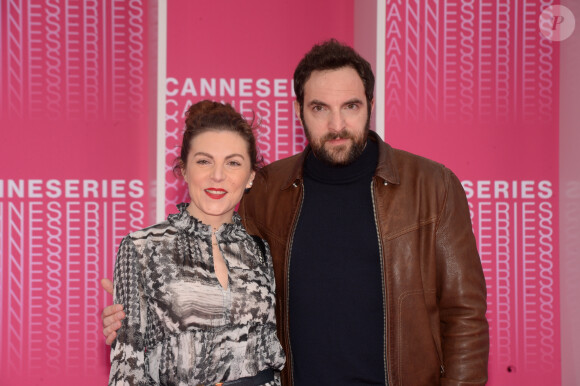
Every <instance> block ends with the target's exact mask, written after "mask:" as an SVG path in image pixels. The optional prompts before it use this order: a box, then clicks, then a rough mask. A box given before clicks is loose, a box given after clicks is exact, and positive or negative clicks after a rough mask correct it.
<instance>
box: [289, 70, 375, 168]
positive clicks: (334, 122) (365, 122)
mask: <svg viewBox="0 0 580 386" xmlns="http://www.w3.org/2000/svg"><path fill="white" fill-rule="evenodd" d="M294 107H295V110H296V113H297V114H299V112H300V105H299V104H298V102H297V101H295V102H294ZM373 107H374V101H373V103H372V104H371V109H372V108H373ZM299 118H300V120H301V121H302V126H303V127H304V131H305V133H306V138H307V139H308V142H310V146H311V148H312V151H313V152H314V155H315V156H316V158H318V159H319V160H321V161H323V162H325V163H327V164H330V165H348V164H350V163H352V162H353V161H354V160H356V159H357V158H358V157H359V156H360V154H361V153H362V151H363V150H364V147H365V144H366V139H367V134H368V130H369V123H370V116H369V113H368V106H367V100H366V97H365V89H364V85H363V82H362V80H361V78H360V76H359V75H358V73H357V72H356V71H355V70H354V69H353V68H351V67H342V68H339V69H336V70H324V71H313V72H312V74H311V75H310V78H309V79H308V81H306V83H305V84H304V108H303V111H302V115H301V116H299Z"/></svg>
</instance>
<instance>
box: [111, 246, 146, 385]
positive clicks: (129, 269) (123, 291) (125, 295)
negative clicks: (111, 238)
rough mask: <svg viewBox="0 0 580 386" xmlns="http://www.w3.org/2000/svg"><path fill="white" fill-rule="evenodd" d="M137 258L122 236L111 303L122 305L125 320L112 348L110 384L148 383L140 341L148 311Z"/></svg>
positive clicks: (142, 343)
mask: <svg viewBox="0 0 580 386" xmlns="http://www.w3.org/2000/svg"><path fill="white" fill-rule="evenodd" d="M139 257H140V256H139V254H138V253H137V250H136V249H135V245H134V243H133V242H132V241H131V239H130V238H129V237H125V238H124V239H123V241H122V242H121V245H120V246H119V251H118V253H117V261H116V263H115V273H114V282H115V291H114V303H115V304H122V305H123V309H124V311H125V314H126V317H125V319H123V321H122V326H121V328H120V329H119V330H118V331H117V334H118V335H117V339H116V340H115V342H114V343H113V345H112V347H111V372H110V375H109V385H145V384H147V375H146V371H145V347H144V339H143V337H144V335H145V328H146V327H147V326H146V319H145V317H146V315H147V312H146V309H145V307H146V306H145V304H146V303H145V297H144V291H143V281H142V269H141V266H140V262H139Z"/></svg>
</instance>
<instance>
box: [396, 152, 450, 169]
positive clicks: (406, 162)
mask: <svg viewBox="0 0 580 386" xmlns="http://www.w3.org/2000/svg"><path fill="white" fill-rule="evenodd" d="M391 149H392V151H393V157H394V158H395V160H396V162H397V164H398V167H399V169H401V168H403V169H404V168H413V169H415V170H417V171H425V172H429V171H433V172H445V171H449V169H448V168H447V167H446V166H445V165H443V164H442V163H440V162H437V161H435V160H432V159H430V158H427V157H424V156H421V155H418V154H415V153H411V152H409V151H406V150H402V149H395V148H391Z"/></svg>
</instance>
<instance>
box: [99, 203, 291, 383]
mask: <svg viewBox="0 0 580 386" xmlns="http://www.w3.org/2000/svg"><path fill="white" fill-rule="evenodd" d="M178 208H179V210H180V213H178V214H171V215H169V216H168V217H167V220H166V221H164V222H162V223H160V224H157V225H154V226H152V227H149V228H146V229H143V230H140V231H137V232H134V233H131V234H129V235H128V236H127V237H125V238H124V239H123V241H122V242H121V246H120V247H119V252H118V254H117V261H116V264H115V280H114V281H115V295H114V297H115V303H120V304H122V305H123V307H124V310H125V313H126V315H127V316H126V318H125V319H124V320H123V326H122V327H121V329H120V330H119V331H118V336H117V340H116V341H115V343H114V344H113V346H112V349H111V373H110V377H109V384H110V385H119V384H121V385H150V384H161V385H169V384H171V385H198V384H203V385H208V384H212V383H217V382H225V381H229V380H235V379H238V378H242V377H248V376H253V375H255V374H256V373H258V372H259V371H261V370H264V369H267V368H272V369H274V370H280V369H281V368H282V367H283V366H284V360H285V357H284V352H283V350H282V347H281V345H280V342H279V341H278V338H277V337H276V317H275V314H274V308H275V307H274V306H275V299H276V298H275V294H274V287H275V285H274V272H273V269H272V257H271V256H270V250H269V247H268V246H267V244H265V246H266V248H265V252H266V255H265V256H264V254H263V253H262V252H261V249H260V246H259V245H258V244H257V243H256V242H255V241H254V239H253V238H252V236H250V235H249V234H248V233H247V232H246V230H245V229H244V227H243V226H242V224H241V221H240V217H239V215H238V214H237V213H234V217H233V220H234V221H233V223H231V224H223V225H222V226H221V227H220V228H219V229H218V230H217V231H216V238H217V241H218V245H219V248H220V251H221V253H222V255H223V257H224V260H225V262H226V265H227V268H228V286H227V289H224V288H223V287H222V286H221V285H220V283H219V281H218V279H217V276H216V275H215V273H214V267H213V256H212V241H211V235H212V232H211V228H210V227H209V226H207V225H205V224H203V223H201V222H200V221H199V220H197V219H196V218H194V217H192V216H191V215H190V214H189V213H188V212H187V210H186V208H187V204H180V205H178ZM276 374H277V373H276ZM277 375H278V374H277ZM279 382H280V381H279V377H278V376H276V377H275V382H274V383H272V382H271V383H270V384H279Z"/></svg>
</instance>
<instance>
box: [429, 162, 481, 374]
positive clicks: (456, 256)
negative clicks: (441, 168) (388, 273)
mask: <svg viewBox="0 0 580 386" xmlns="http://www.w3.org/2000/svg"><path fill="white" fill-rule="evenodd" d="M447 172H448V175H447V176H448V181H447V189H446V191H447V194H446V197H445V200H444V205H443V208H442V211H441V215H440V218H439V222H438V228H437V234H436V238H437V241H436V254H437V265H438V272H437V275H438V280H437V283H438V284H437V287H438V300H439V313H440V321H441V335H442V351H443V369H442V370H443V377H442V379H441V384H442V385H484V384H485V383H486V381H487V362H488V354H489V330H488V323H487V319H486V318H485V312H486V308H487V303H486V286H485V278H484V275H483V269H482V266H481V260H480V258H479V254H478V252H477V246H476V243H475V236H474V235H473V228H472V224H471V219H470V215H469V206H468V204H467V198H466V196H465V191H464V190H463V187H462V186H461V183H460V182H459V179H458V178H457V177H456V176H455V175H454V174H453V173H451V172H449V171H448V170H447Z"/></svg>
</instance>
